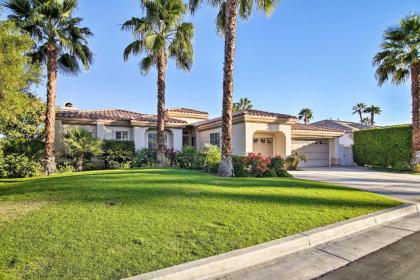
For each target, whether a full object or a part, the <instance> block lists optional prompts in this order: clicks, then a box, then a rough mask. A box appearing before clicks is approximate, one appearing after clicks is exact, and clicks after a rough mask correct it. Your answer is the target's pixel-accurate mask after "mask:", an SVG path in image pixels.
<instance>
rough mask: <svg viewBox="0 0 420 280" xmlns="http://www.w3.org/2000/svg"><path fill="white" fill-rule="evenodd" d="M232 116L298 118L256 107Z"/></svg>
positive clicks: (213, 121)
mask: <svg viewBox="0 0 420 280" xmlns="http://www.w3.org/2000/svg"><path fill="white" fill-rule="evenodd" d="M232 116H233V117H234V118H235V117H241V116H254V117H262V118H277V119H296V117H295V116H291V115H285V114H279V113H272V112H266V111H260V110H254V109H248V110H244V111H240V112H235V113H233V114H232ZM221 120H222V118H221V117H218V118H214V119H211V120H207V121H203V122H200V123H198V124H197V125H198V126H202V125H208V124H212V123H217V122H220V121H221Z"/></svg>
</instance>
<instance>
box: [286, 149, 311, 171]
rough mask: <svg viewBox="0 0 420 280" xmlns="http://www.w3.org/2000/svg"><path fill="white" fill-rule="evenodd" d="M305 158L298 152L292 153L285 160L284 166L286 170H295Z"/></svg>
mask: <svg viewBox="0 0 420 280" xmlns="http://www.w3.org/2000/svg"><path fill="white" fill-rule="evenodd" d="M306 160H307V158H306V156H305V155H304V154H303V153H302V152H300V151H294V152H292V154H291V155H290V156H288V157H286V159H285V165H286V169H287V170H296V169H297V167H298V165H299V163H300V162H301V161H304V162H306Z"/></svg>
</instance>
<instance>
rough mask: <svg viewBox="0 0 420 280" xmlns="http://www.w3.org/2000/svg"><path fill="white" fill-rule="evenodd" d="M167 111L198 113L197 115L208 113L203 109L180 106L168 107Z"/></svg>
mask: <svg viewBox="0 0 420 280" xmlns="http://www.w3.org/2000/svg"><path fill="white" fill-rule="evenodd" d="M168 112H174V113H185V114H199V115H208V114H209V113H207V112H204V111H198V110H194V109H189V108H181V107H179V108H171V109H168Z"/></svg>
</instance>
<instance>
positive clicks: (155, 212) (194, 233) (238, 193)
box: [0, 169, 399, 279]
mask: <svg viewBox="0 0 420 280" xmlns="http://www.w3.org/2000/svg"><path fill="white" fill-rule="evenodd" d="M398 204H399V203H398V202H396V201H393V200H390V199H388V198H385V197H382V196H379V195H375V194H371V193H366V192H362V191H357V190H353V189H349V188H344V187H339V186H335V185H329V184H325V183H316V182H309V181H301V180H295V179H289V178H287V179H283V178H261V179H253V178H241V179H234V178H227V179H223V178H218V177H214V176H210V175H206V174H203V173H201V172H194V171H186V170H175V169H133V170H120V171H96V172H86V173H79V174H67V175H65V174H64V175H57V176H53V177H49V178H36V179H23V180H0V279H3V278H6V279H119V278H123V277H127V276H132V275H136V274H140V273H144V272H148V271H152V270H156V269H160V268H165V267H168V266H172V265H175V264H180V263H183V262H187V261H191V260H195V259H199V258H203V257H207V256H211V255H216V254H220V253H224V252H227V251H231V250H234V249H238V248H243V247H248V246H251V245H256V244H258V243H262V242H266V241H269V240H273V239H277V238H281V237H284V236H288V235H292V234H294V233H297V232H301V231H305V230H308V229H312V228H315V227H319V226H323V225H327V224H331V223H335V222H337V221H340V220H344V219H349V218H352V217H356V216H359V215H363V214H367V213H370V212H374V211H378V210H382V209H384V208H387V207H391V206H395V205H398Z"/></svg>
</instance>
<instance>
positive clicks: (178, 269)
mask: <svg viewBox="0 0 420 280" xmlns="http://www.w3.org/2000/svg"><path fill="white" fill-rule="evenodd" d="M416 212H420V204H404V205H400V206H397V207H393V208H391V209H386V210H382V211H379V212H376V213H371V214H368V215H365V216H361V217H357V218H353V219H350V220H346V221H341V222H338V223H336V224H332V225H327V226H324V227H320V228H316V229H313V230H309V231H306V232H302V233H298V234H295V235H292V236H289V237H285V238H282V239H277V240H273V241H269V242H266V243H262V244H259V245H256V246H252V247H248V248H244V249H239V250H235V251H231V252H228V253H224V254H220V255H217V256H212V257H208V258H204V259H199V260H196V261H191V262H187V263H184V264H180V265H175V266H172V267H169V268H165V269H161V270H157V271H152V272H148V273H145V274H140V275H137V276H133V277H129V278H126V279H125V280H181V279H182V280H184V279H185V280H187V279H208V278H211V277H217V276H220V275H222V274H226V273H231V272H234V271H237V270H241V269H244V268H247V267H250V266H254V265H257V264H261V263H265V262H268V261H271V260H274V259H277V258H279V257H282V256H285V255H289V254H291V253H295V252H297V251H300V250H303V249H307V248H310V247H313V246H316V245H319V244H322V243H325V242H328V241H331V240H334V239H337V238H341V237H344V236H347V235H350V234H353V233H355V232H359V231H362V230H365V229H368V228H371V227H374V226H376V225H380V224H383V223H386V222H390V221H392V220H396V219H399V218H402V217H405V216H407V215H410V214H414V213H416Z"/></svg>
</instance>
